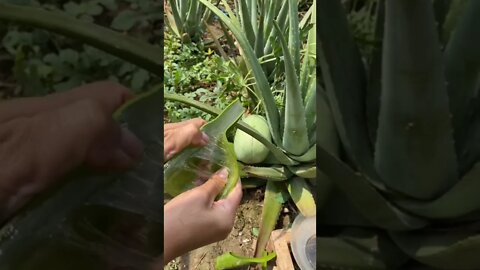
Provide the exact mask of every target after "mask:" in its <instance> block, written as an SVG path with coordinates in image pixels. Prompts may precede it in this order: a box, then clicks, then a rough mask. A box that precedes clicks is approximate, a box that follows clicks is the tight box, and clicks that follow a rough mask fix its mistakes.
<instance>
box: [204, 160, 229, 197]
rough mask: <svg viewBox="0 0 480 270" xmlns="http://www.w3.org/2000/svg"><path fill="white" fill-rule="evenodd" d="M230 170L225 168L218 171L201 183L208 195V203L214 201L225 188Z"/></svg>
mask: <svg viewBox="0 0 480 270" xmlns="http://www.w3.org/2000/svg"><path fill="white" fill-rule="evenodd" d="M227 177H228V170H227V169H226V168H223V169H221V170H219V171H218V172H216V173H215V174H214V175H213V176H212V177H210V179H209V180H208V181H207V182H205V184H203V185H201V186H200V187H199V188H200V189H202V190H203V192H204V193H205V194H206V195H207V197H208V203H209V204H210V203H212V202H213V201H214V200H215V197H217V195H218V194H219V193H220V192H221V191H222V190H223V188H224V187H225V184H226V183H227Z"/></svg>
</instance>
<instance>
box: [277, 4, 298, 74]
mask: <svg viewBox="0 0 480 270" xmlns="http://www.w3.org/2000/svg"><path fill="white" fill-rule="evenodd" d="M287 1H288V23H289V29H288V47H289V49H290V54H291V55H292V60H293V61H292V62H293V66H292V68H293V70H294V71H295V77H296V78H298V77H299V76H300V43H301V40H300V29H299V28H300V27H299V22H298V1H297V0H287ZM277 31H278V29H277ZM279 32H280V31H279ZM280 36H281V35H280ZM284 54H285V53H284ZM286 66H288V63H285V67H286ZM287 72H288V71H287Z"/></svg>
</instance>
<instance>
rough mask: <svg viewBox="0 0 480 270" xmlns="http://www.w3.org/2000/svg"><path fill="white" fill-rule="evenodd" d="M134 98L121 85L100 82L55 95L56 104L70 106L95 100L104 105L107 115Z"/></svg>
mask: <svg viewBox="0 0 480 270" xmlns="http://www.w3.org/2000/svg"><path fill="white" fill-rule="evenodd" d="M132 97H133V94H132V92H130V90H129V89H128V88H126V87H124V86H123V85H121V84H118V83H115V82H111V81H100V82H95V83H91V84H86V85H83V86H80V87H77V88H74V89H72V90H70V91H68V92H63V93H59V94H57V95H54V96H53V98H54V99H56V101H55V102H57V103H60V104H68V103H71V102H75V101H78V100H81V99H93V100H95V101H97V102H99V103H100V104H101V105H102V108H103V109H104V110H105V112H106V113H109V114H113V113H114V112H115V110H116V109H117V108H119V107H120V106H121V105H123V104H124V103H125V102H126V101H127V100H129V99H131V98H132Z"/></svg>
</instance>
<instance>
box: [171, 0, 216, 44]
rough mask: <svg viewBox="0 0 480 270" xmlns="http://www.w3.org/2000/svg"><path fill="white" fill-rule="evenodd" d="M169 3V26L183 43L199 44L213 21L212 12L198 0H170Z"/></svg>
mask: <svg viewBox="0 0 480 270" xmlns="http://www.w3.org/2000/svg"><path fill="white" fill-rule="evenodd" d="M165 3H166V2H165ZM168 3H169V6H168V7H167V8H165V15H166V17H167V26H168V27H169V28H170V29H171V30H172V31H173V33H175V34H176V35H177V36H178V37H180V38H181V39H182V41H183V42H192V41H193V42H198V41H199V40H200V38H201V37H202V34H203V33H204V31H205V27H206V25H207V24H208V23H209V22H210V21H211V19H212V14H211V12H210V10H208V9H206V8H205V6H203V5H201V4H200V2H199V1H197V0H168Z"/></svg>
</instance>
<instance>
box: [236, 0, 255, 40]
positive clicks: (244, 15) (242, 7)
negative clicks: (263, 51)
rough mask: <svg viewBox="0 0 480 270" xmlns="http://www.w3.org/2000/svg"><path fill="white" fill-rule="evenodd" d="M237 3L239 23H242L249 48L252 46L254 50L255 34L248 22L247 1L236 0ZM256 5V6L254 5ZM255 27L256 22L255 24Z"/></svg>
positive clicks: (250, 23)
mask: <svg viewBox="0 0 480 270" xmlns="http://www.w3.org/2000/svg"><path fill="white" fill-rule="evenodd" d="M238 1H239V9H238V12H239V15H240V16H239V17H240V19H241V22H242V26H243V28H244V30H245V35H246V37H247V39H248V42H249V43H250V46H252V48H254V46H255V32H254V30H253V26H252V22H251V21H250V16H249V15H250V14H249V12H248V11H249V10H248V7H247V0H238ZM255 5H256V4H255ZM255 25H257V24H256V22H255Z"/></svg>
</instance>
